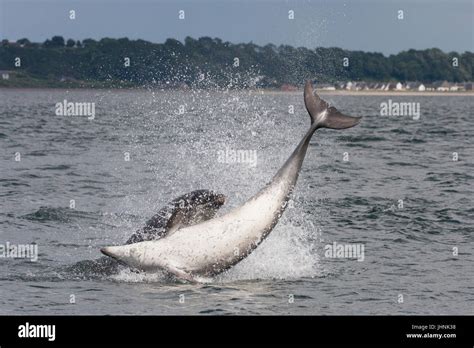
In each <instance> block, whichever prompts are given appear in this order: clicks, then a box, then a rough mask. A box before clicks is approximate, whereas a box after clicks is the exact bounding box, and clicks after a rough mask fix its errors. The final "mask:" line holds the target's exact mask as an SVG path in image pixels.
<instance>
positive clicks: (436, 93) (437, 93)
mask: <svg viewBox="0 0 474 348" xmlns="http://www.w3.org/2000/svg"><path fill="white" fill-rule="evenodd" d="M8 90H12V91H29V90H30V91H38V90H56V91H71V90H77V91H88V90H93V91H97V90H103V91H116V92H130V91H143V92H155V93H156V92H186V91H191V90H192V89H180V88H175V89H173V88H166V89H162V88H147V87H123V88H116V87H5V86H0V91H8ZM198 90H203V91H205V90H206V89H198ZM316 90H317V91H318V93H319V94H321V95H341V96H372V95H373V96H474V90H473V91H462V92H449V91H446V92H440V91H423V92H417V91H407V90H404V91H396V90H393V91H378V90H364V91H350V90H335V91H331V90H323V89H320V90H318V89H317V87H316ZM210 91H212V90H210ZM215 91H219V92H223V91H225V90H215ZM228 91H229V92H247V93H249V92H250V93H252V94H301V93H303V90H302V89H298V90H294V91H282V90H279V89H268V88H265V89H250V88H249V89H233V90H228Z"/></svg>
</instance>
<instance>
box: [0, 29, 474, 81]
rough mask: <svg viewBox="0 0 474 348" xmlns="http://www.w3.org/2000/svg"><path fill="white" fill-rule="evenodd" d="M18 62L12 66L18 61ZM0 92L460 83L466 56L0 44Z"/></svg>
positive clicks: (468, 72) (108, 42) (194, 43)
mask: <svg viewBox="0 0 474 348" xmlns="http://www.w3.org/2000/svg"><path fill="white" fill-rule="evenodd" d="M18 58H19V60H18ZM0 71H8V72H9V73H10V74H9V75H10V76H9V78H8V79H2V76H1V75H0V87H1V86H3V87H71V88H72V87H89V88H91V87H115V88H121V87H123V88H128V87H152V86H155V87H159V88H166V87H170V88H172V87H183V86H189V87H198V88H215V87H218V88H234V87H235V88H246V87H260V88H279V87H280V86H282V85H284V84H290V85H300V84H301V83H302V81H305V80H306V79H309V78H311V79H316V80H317V81H319V82H321V83H333V82H335V81H422V82H424V83H430V82H434V81H437V80H446V81H451V82H464V81H470V80H472V73H473V71H474V53H472V52H464V53H457V52H449V53H445V52H443V51H441V50H439V49H437V48H432V49H426V50H409V51H404V52H400V53H398V54H396V55H390V56H388V57H386V56H384V55H383V54H381V53H371V52H361V51H348V50H343V49H340V48H321V47H319V48H316V49H309V48H305V47H298V48H295V47H291V46H288V45H282V46H278V47H277V46H275V45H271V44H268V45H265V46H258V45H255V44H253V43H246V44H232V43H229V42H223V41H222V40H220V39H218V38H215V39H212V38H209V37H202V38H199V39H193V38H190V37H187V38H186V39H185V40H184V43H183V42H180V41H178V40H174V39H168V40H166V42H164V43H162V44H158V43H151V42H148V41H144V40H129V39H127V38H122V39H110V38H104V39H101V40H100V41H95V40H92V39H86V40H83V41H82V42H80V41H74V40H67V41H65V40H64V38H62V37H60V36H55V37H53V38H52V39H51V40H49V39H48V40H46V41H45V42H44V43H32V42H30V41H29V40H27V39H21V40H18V41H17V42H15V43H12V42H8V41H7V40H3V41H2V42H1V44H0Z"/></svg>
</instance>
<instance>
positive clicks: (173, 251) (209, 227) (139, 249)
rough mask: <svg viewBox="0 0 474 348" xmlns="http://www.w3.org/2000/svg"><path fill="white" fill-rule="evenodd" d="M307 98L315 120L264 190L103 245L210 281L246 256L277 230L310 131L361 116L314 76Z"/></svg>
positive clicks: (134, 261)
mask: <svg viewBox="0 0 474 348" xmlns="http://www.w3.org/2000/svg"><path fill="white" fill-rule="evenodd" d="M304 102H305V106H306V110H307V111H308V113H309V116H310V117H311V126H310V128H309V130H308V131H307V132H306V134H305V135H304V136H303V139H302V140H301V141H300V143H299V144H298V146H297V147H296V149H295V150H294V151H293V153H292V154H291V155H290V157H289V158H288V160H287V161H286V162H285V164H283V166H282V167H281V168H280V170H278V172H277V173H276V174H275V176H274V177H273V179H272V180H271V181H270V183H268V184H267V185H266V186H265V187H264V188H263V189H262V190H261V191H260V192H258V193H257V194H256V195H254V196H253V197H251V198H250V199H249V200H248V201H247V202H245V203H244V204H243V205H242V206H240V207H237V208H235V209H233V210H231V211H230V212H228V213H227V214H225V215H222V216H218V217H215V218H212V219H209V220H207V221H203V222H200V223H197V224H195V225H191V226H186V227H183V228H177V229H175V230H173V231H171V232H169V233H168V234H167V235H166V236H165V237H164V238H161V239H158V240H152V241H143V242H139V243H133V244H129V245H123V246H109V247H105V248H102V249H101V251H102V253H104V254H105V255H107V256H110V257H113V258H115V259H117V260H119V261H121V262H123V263H125V264H127V265H129V266H131V267H133V268H137V269H140V270H143V271H151V272H152V271H156V270H159V269H161V270H166V271H168V272H170V273H172V274H174V275H175V276H177V277H178V278H181V279H185V280H188V281H193V282H200V281H207V280H209V278H210V277H212V276H215V275H217V274H219V273H221V272H223V271H225V270H227V269H229V268H230V267H232V266H233V265H235V264H237V263H238V262H239V261H241V260H242V259H244V258H245V257H247V256H248V255H249V254H250V253H251V252H252V251H253V250H255V248H256V247H257V246H258V245H259V244H260V243H261V242H262V241H263V240H264V238H265V237H266V236H268V234H269V233H270V232H271V231H272V230H273V228H274V227H275V225H276V224H277V222H278V220H279V219H280V217H281V215H282V213H283V212H284V210H285V208H286V206H287V203H288V200H289V199H290V197H291V194H292V192H293V189H294V187H295V185H296V181H297V179H298V175H299V172H300V169H301V165H302V163H303V160H304V157H305V155H306V150H307V149H308V145H309V142H310V140H311V137H312V135H313V134H314V132H315V131H316V130H317V129H318V128H331V129H345V128H350V127H353V126H355V125H356V124H358V123H359V121H360V117H350V116H347V115H344V114H342V113H340V112H339V111H338V110H337V109H336V108H335V107H332V106H331V107H330V106H329V105H328V103H327V102H325V101H324V100H322V99H320V98H319V96H318V95H317V94H315V93H314V91H313V86H312V83H311V82H310V81H308V82H306V85H305V88H304Z"/></svg>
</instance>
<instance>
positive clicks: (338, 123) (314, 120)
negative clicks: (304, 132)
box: [304, 81, 362, 129]
mask: <svg viewBox="0 0 474 348" xmlns="http://www.w3.org/2000/svg"><path fill="white" fill-rule="evenodd" d="M304 104H305V106H306V110H307V111H308V114H309V116H310V117H311V124H312V125H315V129H317V128H331V129H346V128H350V127H354V126H355V125H357V124H358V123H359V122H360V119H361V118H362V117H352V116H347V115H344V114H342V113H341V112H339V110H337V109H336V108H335V107H334V106H331V107H330V106H329V104H328V103H327V102H325V101H324V100H322V99H321V98H320V97H319V96H318V95H317V94H314V91H313V84H312V82H311V81H307V82H306V85H305V87H304Z"/></svg>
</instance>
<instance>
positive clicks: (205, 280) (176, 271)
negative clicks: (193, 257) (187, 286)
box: [164, 265, 212, 283]
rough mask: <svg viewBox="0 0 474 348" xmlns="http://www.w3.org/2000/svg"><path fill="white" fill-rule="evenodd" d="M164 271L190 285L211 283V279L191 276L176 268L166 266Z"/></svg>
mask: <svg viewBox="0 0 474 348" xmlns="http://www.w3.org/2000/svg"><path fill="white" fill-rule="evenodd" d="M164 269H165V270H166V271H167V272H169V273H171V274H173V275H174V276H176V277H177V278H179V279H183V280H186V281H188V282H191V283H210V282H211V281H212V278H206V277H201V276H198V275H193V274H191V273H189V272H186V271H184V270H182V269H179V268H177V267H173V266H169V265H167V266H166V267H164Z"/></svg>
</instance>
